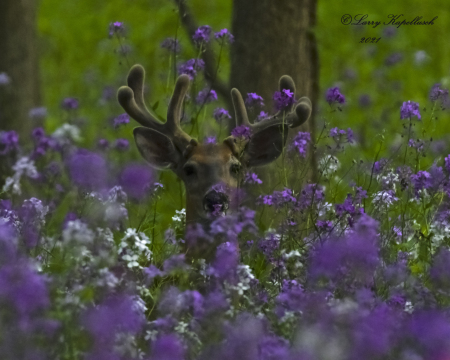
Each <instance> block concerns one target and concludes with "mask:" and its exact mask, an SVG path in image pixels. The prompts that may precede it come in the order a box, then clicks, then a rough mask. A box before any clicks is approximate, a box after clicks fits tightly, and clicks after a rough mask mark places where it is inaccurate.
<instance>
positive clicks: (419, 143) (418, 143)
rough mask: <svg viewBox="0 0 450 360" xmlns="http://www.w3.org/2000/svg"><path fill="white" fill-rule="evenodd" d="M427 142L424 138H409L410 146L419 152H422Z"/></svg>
mask: <svg viewBox="0 0 450 360" xmlns="http://www.w3.org/2000/svg"><path fill="white" fill-rule="evenodd" d="M424 145H425V142H424V141H423V140H420V139H417V140H413V139H409V141H408V146H409V147H412V148H414V149H416V150H417V151H418V152H421V151H423V150H424Z"/></svg>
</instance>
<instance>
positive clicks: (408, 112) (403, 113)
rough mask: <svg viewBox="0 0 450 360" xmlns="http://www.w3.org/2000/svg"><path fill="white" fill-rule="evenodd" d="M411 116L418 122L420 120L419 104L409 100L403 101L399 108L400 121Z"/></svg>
mask: <svg viewBox="0 0 450 360" xmlns="http://www.w3.org/2000/svg"><path fill="white" fill-rule="evenodd" d="M413 116H417V118H418V119H419V120H420V119H421V116H420V112H419V103H416V102H414V101H410V100H408V101H405V102H404V103H403V105H402V107H401V108H400V119H402V120H403V119H410V118H412V117H413Z"/></svg>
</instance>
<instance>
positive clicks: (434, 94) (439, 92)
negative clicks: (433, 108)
mask: <svg viewBox="0 0 450 360" xmlns="http://www.w3.org/2000/svg"><path fill="white" fill-rule="evenodd" d="M446 97H448V90H447V89H441V84H434V85H433V87H432V88H431V90H430V94H429V98H430V100H431V101H437V100H439V99H441V100H444V99H445V98H446Z"/></svg>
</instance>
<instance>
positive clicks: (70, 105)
mask: <svg viewBox="0 0 450 360" xmlns="http://www.w3.org/2000/svg"><path fill="white" fill-rule="evenodd" d="M78 106H79V103H78V100H77V99H75V98H70V97H68V98H65V99H64V100H63V101H62V103H61V107H62V108H63V109H64V110H75V109H78Z"/></svg>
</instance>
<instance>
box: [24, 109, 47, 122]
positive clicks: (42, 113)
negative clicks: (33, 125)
mask: <svg viewBox="0 0 450 360" xmlns="http://www.w3.org/2000/svg"><path fill="white" fill-rule="evenodd" d="M28 117H29V118H30V119H33V120H42V119H45V118H46V117H47V108H46V107H43V106H41V107H35V108H32V109H31V110H30V111H29V112H28Z"/></svg>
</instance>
